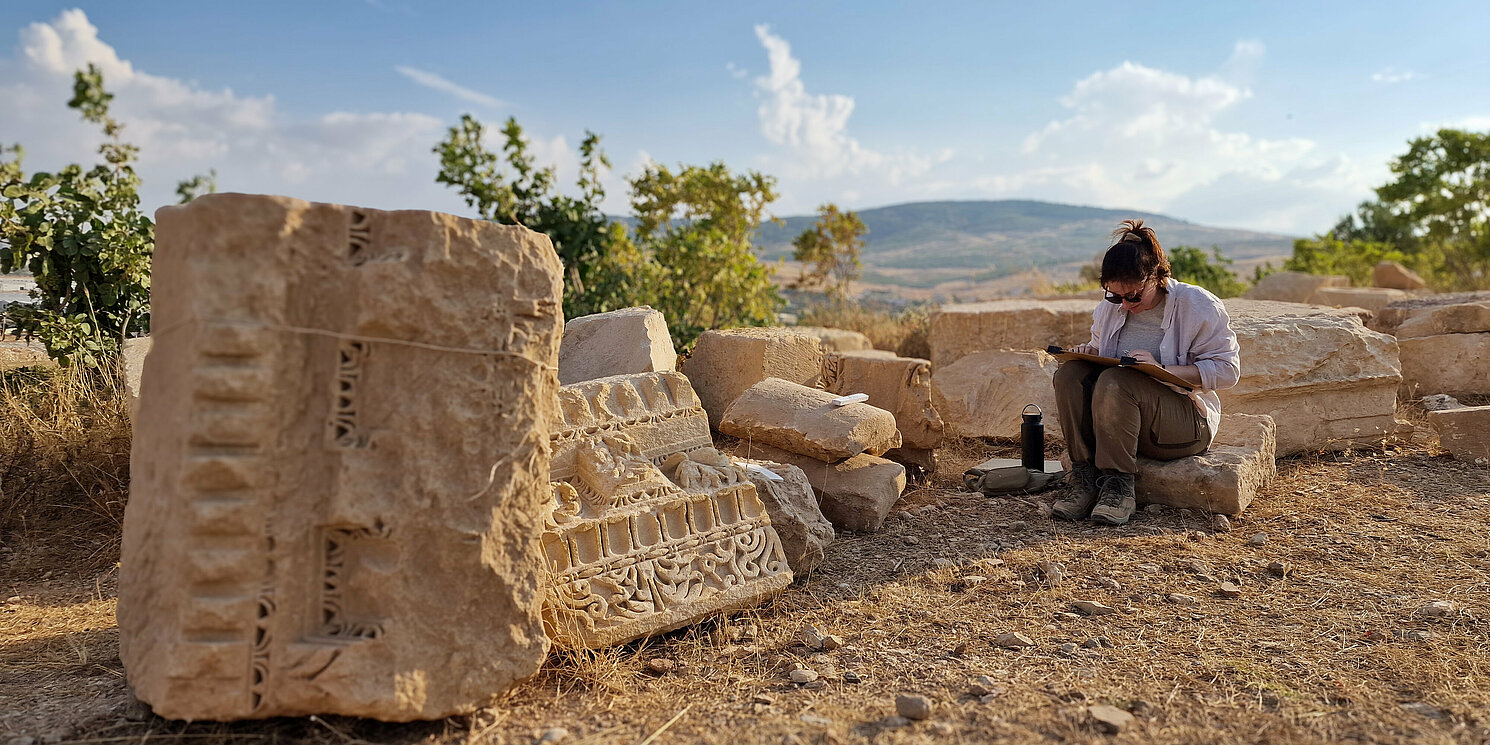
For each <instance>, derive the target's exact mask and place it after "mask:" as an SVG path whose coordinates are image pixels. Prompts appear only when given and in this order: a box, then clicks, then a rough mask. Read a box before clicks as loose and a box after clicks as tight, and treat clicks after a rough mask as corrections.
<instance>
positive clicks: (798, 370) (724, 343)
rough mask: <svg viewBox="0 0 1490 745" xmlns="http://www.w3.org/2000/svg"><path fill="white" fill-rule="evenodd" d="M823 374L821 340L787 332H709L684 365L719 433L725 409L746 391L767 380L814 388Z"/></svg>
mask: <svg viewBox="0 0 1490 745" xmlns="http://www.w3.org/2000/svg"><path fill="white" fill-rule="evenodd" d="M822 369H823V350H822V345H821V344H820V343H819V342H818V340H817V337H815V336H808V335H806V334H801V333H798V332H796V331H793V330H791V329H784V328H743V329H723V330H716V331H705V332H704V333H703V334H702V335H701V336H699V337H698V344H697V345H695V346H694V348H693V355H692V356H690V357H689V358H688V359H687V360H685V361H684V362H683V374H684V375H687V376H688V380H689V382H691V383H692V384H693V390H694V391H695V392H697V394H698V398H699V400H700V401H702V402H703V405H704V411H707V412H708V413H709V426H711V427H714V428H715V429H718V428H719V421H720V419H722V418H723V417H724V410H725V409H728V408H729V405H730V404H732V403H734V402H735V399H736V398H738V397H739V396H740V394H741V393H744V392H745V389H746V388H749V387H750V386H753V385H755V384H756V383H759V382H761V381H762V380H765V379H766V378H781V379H782V380H789V381H791V382H793V383H799V384H801V385H805V386H808V387H812V386H815V385H817V382H818V376H819V375H820V374H821V373H822Z"/></svg>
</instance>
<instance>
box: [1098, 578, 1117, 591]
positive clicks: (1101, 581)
mask: <svg viewBox="0 0 1490 745" xmlns="http://www.w3.org/2000/svg"><path fill="white" fill-rule="evenodd" d="M1097 585H1098V586H1099V587H1103V588H1106V589H1108V590H1121V589H1123V585H1122V584H1121V583H1119V582H1118V581H1117V580H1115V579H1113V578H1111V577H1098V578H1097Z"/></svg>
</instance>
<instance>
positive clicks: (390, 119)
mask: <svg viewBox="0 0 1490 745" xmlns="http://www.w3.org/2000/svg"><path fill="white" fill-rule="evenodd" d="M89 63H93V64H96V65H98V66H99V68H100V70H101V71H102V72H103V76H104V85H105V87H106V88H107V89H108V90H109V91H110V92H111V93H113V94H114V95H115V98H114V101H113V104H112V108H111V112H112V113H113V115H114V117H115V118H116V119H118V120H119V121H121V122H122V123H123V124H124V131H123V138H124V140H125V141H127V142H131V143H134V144H136V145H139V146H140V164H139V171H140V174H141V178H142V180H143V182H144V187H143V193H142V204H143V206H144V207H145V208H146V209H148V210H153V209H154V208H155V207H158V206H160V205H162V204H170V203H172V202H174V201H175V197H174V193H173V192H174V189H175V184H176V181H177V180H180V179H184V178H188V177H190V176H191V175H193V174H198V173H205V172H206V171H207V170H208V169H216V171H217V173H218V181H219V187H220V188H222V189H223V190H227V191H245V192H262V193H273V194H287V195H291V196H296V197H301V198H305V199H314V200H321V201H335V202H345V203H350V204H362V205H366V206H371V207H388V208H392V207H401V208H427V209H444V210H459V209H460V207H459V205H460V202H459V201H458V199H457V198H456V197H455V196H454V194H453V193H452V192H449V191H447V190H446V189H445V188H444V187H442V186H440V185H438V184H435V183H434V175H435V170H436V168H437V162H436V161H435V158H434V155H433V153H431V148H432V147H433V146H434V144H435V143H436V142H437V141H438V140H439V138H440V137H441V135H442V134H443V125H442V122H441V121H440V120H439V119H436V118H434V117H432V116H428V115H426V114H422V113H417V112H373V113H349V112H332V113H327V114H324V115H319V116H312V117H310V118H300V119H297V118H292V117H289V116H286V115H285V114H284V113H282V112H281V111H279V109H278V108H277V106H276V103H275V99H274V97H273V96H270V95H263V96H253V95H247V96H245V95H241V94H238V93H235V92H234V91H232V90H231V89H226V88H224V89H221V90H210V89H207V88H204V87H202V86H200V85H198V84H196V83H193V82H187V81H183V80H179V79H176V78H171V77H165V76H160V75H153V74H150V73H147V72H145V71H142V70H139V69H136V68H135V66H134V65H133V64H131V63H130V62H129V61H128V60H124V59H121V58H120V57H119V55H118V53H117V52H116V50H115V49H114V48H113V47H112V46H110V45H109V44H108V43H107V42H105V41H104V40H102V39H101V38H100V36H99V33H98V29H97V28H96V27H95V26H93V24H92V23H91V22H89V20H88V17H87V15H86V14H85V13H84V12H83V11H81V10H68V11H64V12H62V13H60V14H59V15H58V16H57V17H56V18H55V19H53V20H51V21H49V22H44V23H32V24H30V25H29V26H26V27H25V28H23V29H22V30H21V31H20V34H19V43H18V44H17V45H16V47H15V48H14V50H13V52H12V54H10V55H9V56H0V101H5V102H6V105H5V106H0V132H3V133H4V135H3V137H4V141H5V142H7V143H9V142H19V143H21V144H22V145H24V146H25V147H26V152H27V155H26V161H25V163H24V165H25V167H26V168H27V169H28V170H49V169H55V168H58V167H60V166H62V165H64V164H66V163H70V162H78V163H84V164H91V163H94V162H96V160H97V157H98V156H97V147H98V144H99V143H100V141H101V139H102V135H101V134H100V133H99V132H98V129H97V127H95V126H94V125H90V124H86V123H84V122H82V121H81V119H80V117H79V116H78V114H77V112H76V111H73V110H71V109H69V108H67V107H66V102H67V100H68V99H69V98H70V97H71V92H72V75H73V73H74V71H76V70H78V69H79V68H83V67H86V66H87V65H88V64H89Z"/></svg>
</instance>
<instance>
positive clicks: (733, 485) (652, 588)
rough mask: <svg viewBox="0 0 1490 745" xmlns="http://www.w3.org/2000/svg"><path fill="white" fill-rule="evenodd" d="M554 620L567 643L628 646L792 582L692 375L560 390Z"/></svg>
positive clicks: (549, 608)
mask: <svg viewBox="0 0 1490 745" xmlns="http://www.w3.org/2000/svg"><path fill="white" fill-rule="evenodd" d="M557 415H558V419H557V420H556V422H555V423H554V427H553V435H552V445H553V460H552V463H551V465H550V472H549V478H550V480H551V482H552V483H551V484H550V486H551V487H552V494H553V497H552V500H551V502H550V503H549V505H548V508H547V511H546V513H547V517H546V522H547V528H546V530H545V531H544V533H543V538H542V543H543V555H544V557H545V559H546V560H547V562H548V567H549V571H550V576H549V579H548V584H547V588H548V602H547V604H546V605H545V606H544V620H545V624H546V626H547V628H548V631H549V634H550V636H551V637H552V638H553V640H554V643H556V644H560V645H563V646H566V647H600V646H606V645H610V644H620V643H623V642H627V641H630V640H632V639H638V638H641V637H643V636H648V635H651V634H658V633H662V632H664V631H669V630H672V629H676V628H679V627H681V626H686V625H688V624H691V623H696V622H698V621H700V620H702V619H704V618H705V617H707V616H709V615H711V614H713V613H717V612H719V611H722V610H728V609H732V608H741V607H747V606H750V605H754V604H757V603H759V602H761V601H763V600H765V599H767V598H769V597H771V596H772V595H774V594H776V593H777V592H780V591H781V590H782V589H783V588H785V587H786V586H787V585H789V584H791V581H792V572H791V568H790V567H789V566H788V564H787V561H786V557H785V556H784V554H783V552H782V547H781V541H780V538H779V537H778V536H777V533H776V531H775V530H774V529H773V528H772V526H771V518H770V515H769V513H768V512H767V510H766V508H765V506H764V505H763V504H762V503H761V499H760V496H759V495H758V494H757V492H756V489H755V486H754V485H752V484H751V482H750V479H749V476H748V474H747V472H746V469H745V468H744V466H743V465H741V464H738V463H735V462H733V461H732V460H731V459H730V458H729V457H727V456H725V455H723V454H722V453H720V452H718V451H717V450H715V449H714V448H713V443H712V441H711V440H710V436H709V422H708V419H707V417H706V416H705V414H704V410H703V407H702V406H701V405H700V403H699V399H698V396H696V395H695V394H694V391H693V388H692V387H691V386H690V385H689V384H688V378H686V377H684V376H683V375H682V374H680V373H673V372H659V373H644V374H639V375H622V376H616V377H610V378H600V379H598V380H591V381H587V382H584V383H577V384H575V385H570V386H564V387H563V388H561V389H560V390H559V410H558V412H557Z"/></svg>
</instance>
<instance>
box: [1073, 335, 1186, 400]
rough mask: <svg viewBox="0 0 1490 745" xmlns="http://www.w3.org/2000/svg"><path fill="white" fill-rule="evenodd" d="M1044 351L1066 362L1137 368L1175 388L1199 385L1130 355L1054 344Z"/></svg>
mask: <svg viewBox="0 0 1490 745" xmlns="http://www.w3.org/2000/svg"><path fill="white" fill-rule="evenodd" d="M1045 351H1046V352H1049V353H1050V356H1051V357H1054V358H1056V359H1058V360H1060V361H1061V362H1066V361H1069V360H1084V361H1086V362H1092V363H1095V364H1098V365H1102V366H1103V367H1126V368H1130V369H1133V370H1137V371H1139V372H1141V373H1143V374H1144V375H1147V376H1149V377H1151V378H1153V379H1154V380H1158V381H1160V382H1163V383H1168V384H1170V385H1172V386H1174V387H1176V388H1183V389H1184V390H1187V391H1193V390H1195V389H1196V388H1198V387H1199V386H1197V385H1195V384H1194V383H1191V382H1190V381H1188V380H1185V379H1184V378H1182V377H1180V376H1178V375H1175V374H1174V373H1172V372H1170V371H1168V370H1165V369H1164V368H1162V367H1160V366H1158V365H1153V364H1150V363H1147V362H1139V361H1138V360H1135V359H1133V358H1132V357H1103V356H1101V355H1097V354H1082V353H1081V352H1067V351H1066V350H1064V349H1062V348H1060V347H1057V346H1055V345H1051V346H1049V347H1046V348H1045Z"/></svg>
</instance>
